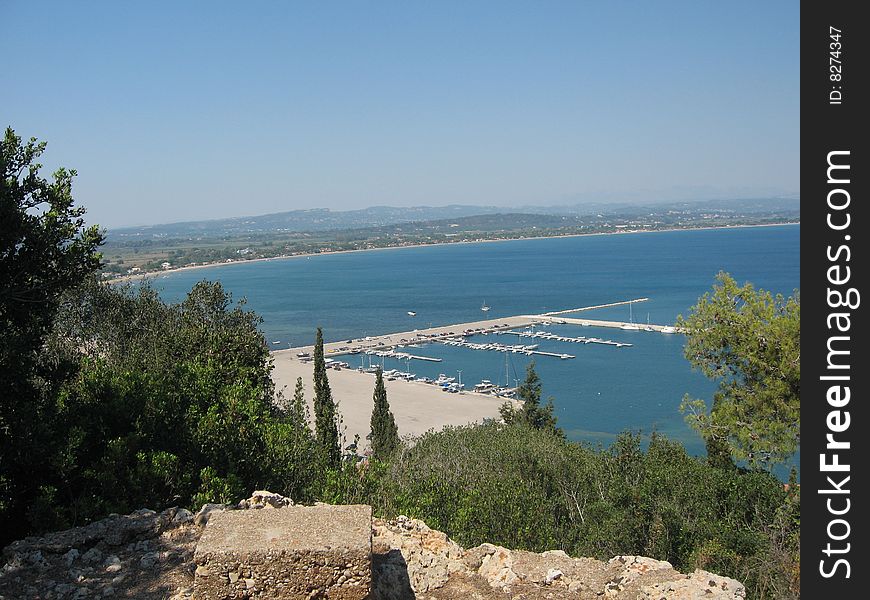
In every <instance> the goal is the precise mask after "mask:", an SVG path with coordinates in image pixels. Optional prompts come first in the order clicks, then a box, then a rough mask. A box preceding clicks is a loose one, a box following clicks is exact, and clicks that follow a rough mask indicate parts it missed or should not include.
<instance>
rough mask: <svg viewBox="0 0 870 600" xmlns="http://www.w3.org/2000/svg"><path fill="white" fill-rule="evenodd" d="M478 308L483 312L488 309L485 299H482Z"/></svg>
mask: <svg viewBox="0 0 870 600" xmlns="http://www.w3.org/2000/svg"><path fill="white" fill-rule="evenodd" d="M480 310H482V311H483V312H487V311H488V310H489V307H488V306H487V305H486V300H484V301H483V304H482V305H481V307H480Z"/></svg>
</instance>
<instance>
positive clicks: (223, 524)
mask: <svg viewBox="0 0 870 600" xmlns="http://www.w3.org/2000/svg"><path fill="white" fill-rule="evenodd" d="M371 522H372V509H371V507H370V506H366V505H350V506H330V505H319V506H288V507H285V508H278V509H271V508H264V509H259V510H234V511H227V512H224V513H219V514H214V515H213V516H212V517H211V518H210V519H209V521H208V525H207V526H206V528H205V531H204V532H203V535H202V538H200V541H199V544H198V545H197V547H196V552H195V553H194V562H195V563H196V565H197V566H196V576H195V583H194V596H193V597H194V598H196V600H225V599H227V598H260V599H264V600H265V599H267V598H268V599H273V598H274V599H278V600H296V599H306V600H307V599H310V598H329V599H330V600H362V599H363V598H366V597H367V596H368V594H369V590H370V588H371V544H372V542H371V540H372V526H371Z"/></svg>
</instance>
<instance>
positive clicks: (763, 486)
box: [369, 423, 798, 597]
mask: <svg viewBox="0 0 870 600" xmlns="http://www.w3.org/2000/svg"><path fill="white" fill-rule="evenodd" d="M369 487H372V486H371V484H370V485H369ZM792 489H795V488H792ZM370 501H371V502H372V503H373V504H374V505H375V507H376V510H377V511H378V512H380V513H382V514H385V515H396V514H400V513H402V514H408V515H411V516H414V517H418V518H422V519H424V520H425V521H426V522H427V523H428V524H429V525H430V526H431V527H433V528H437V529H440V530H442V531H445V532H446V533H448V535H450V536H451V537H453V538H454V539H456V540H457V541H458V542H460V543H461V544H463V545H465V546H473V545H477V544H480V543H483V542H490V543H494V544H500V545H504V546H507V547H511V548H521V549H528V550H533V551H543V550H548V549H557V548H558V549H562V550H565V551H566V552H568V553H569V554H572V555H575V556H597V557H599V558H608V557H611V556H613V555H616V554H642V555H647V556H652V557H654V558H658V559H661V560H668V561H669V562H671V563H672V564H673V565H674V566H675V567H677V568H678V569H684V570H692V569H694V568H707V569H710V570H713V571H716V572H719V573H723V574H726V575H731V576H733V577H736V578H738V579H740V580H741V581H744V582H745V583H746V584H747V586H748V588H749V589H750V591H751V592H753V595H754V596H755V597H787V596H788V590H789V586H790V585H791V584H793V583H794V581H793V578H792V577H791V576H790V574H789V569H793V568H795V564H796V563H795V561H796V557H797V551H796V548H795V541H796V539H798V537H797V536H798V531H797V520H796V519H797V504H796V503H794V501H793V499H792V500H791V501H789V499H788V497H787V493H786V491H785V489H784V487H783V485H782V483H781V482H779V481H778V480H777V479H776V478H775V477H773V476H772V475H770V474H769V473H767V472H764V471H744V470H738V469H728V470H723V469H717V468H714V467H712V466H710V465H708V464H706V463H705V462H704V461H703V460H700V459H698V458H695V457H691V456H689V455H688V454H686V451H685V450H684V449H683V447H682V446H681V445H680V444H678V443H675V442H671V441H669V440H666V439H665V438H663V437H661V436H658V435H654V436H653V437H652V438H651V439H650V441H649V446H648V448H647V450H646V451H643V450H642V448H641V440H640V437H639V436H634V435H629V434H624V435H622V436H620V438H619V439H618V440H617V442H616V443H615V444H613V445H612V446H611V447H610V448H609V449H606V450H594V449H591V448H589V447H586V446H583V445H580V444H576V443H572V442H568V441H565V440H564V439H562V438H561V437H559V436H555V435H552V434H550V433H547V432H545V431H540V430H535V429H532V428H529V427H526V426H507V425H503V424H497V423H489V424H485V425H480V426H475V427H461V428H452V429H448V430H446V431H443V432H440V433H429V434H426V435H424V436H423V437H422V439H420V440H419V441H418V442H417V443H416V444H415V445H414V446H413V447H412V448H410V449H406V450H405V451H404V452H402V453H401V454H400V455H399V456H398V457H397V458H396V459H395V461H394V462H393V464H391V465H390V467H389V469H387V470H385V471H383V474H382V475H381V476H380V480H379V485H378V486H377V493H376V494H374V495H373V496H371V497H370ZM774 530H775V531H774Z"/></svg>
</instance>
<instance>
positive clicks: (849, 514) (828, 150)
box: [801, 1, 870, 598]
mask: <svg viewBox="0 0 870 600" xmlns="http://www.w3.org/2000/svg"><path fill="white" fill-rule="evenodd" d="M859 7H861V8H864V9H865V10H866V5H864V6H862V4H861V3H858V2H830V1H828V2H824V1H814V2H804V3H802V5H801V287H802V293H801V297H802V304H803V317H802V323H801V330H802V337H801V374H802V381H801V389H802V393H801V588H802V593H803V595H804V597H806V598H821V597H823V596H822V594H824V595H825V596H824V597H830V598H864V597H866V594H867V590H866V584H865V580H866V577H867V573H866V572H864V569H866V568H867V567H866V564H867V563H866V558H867V547H868V545H870V537H868V536H870V532H868V530H867V527H866V514H867V511H868V510H870V498H868V492H867V490H868V489H870V470H868V468H867V463H868V461H870V443H868V440H870V411H868V410H867V403H868V400H870V398H868V385H867V382H868V380H870V359H868V356H870V352H867V348H868V347H870V338H868V334H867V327H866V323H867V319H866V317H865V313H866V311H867V307H865V306H864V303H866V302H870V296H867V295H866V294H864V292H866V291H867V290H866V286H865V281H866V271H867V269H868V256H867V254H868V253H867V252H866V251H862V250H860V248H864V247H866V244H867V242H868V239H867V238H870V217H868V211H867V209H866V204H867V202H868V198H867V178H868V176H870V169H868V161H870V157H868V152H867V145H868V139H867V138H868V132H867V126H866V123H867V121H868V114H867V113H868V112H870V99H868V96H867V93H866V80H867V78H868V77H870V65H868V60H867V59H868V43H867V42H868V39H870V22H868V21H867V19H866V18H864V19H862V18H859V15H858V13H859V11H858V9H859Z"/></svg>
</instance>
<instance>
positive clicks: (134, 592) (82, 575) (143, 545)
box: [0, 494, 746, 600]
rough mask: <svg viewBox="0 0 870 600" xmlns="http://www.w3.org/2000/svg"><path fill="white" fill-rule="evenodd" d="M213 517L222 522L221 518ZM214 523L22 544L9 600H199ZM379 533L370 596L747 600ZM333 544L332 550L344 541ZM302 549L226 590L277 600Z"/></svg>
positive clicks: (335, 578) (139, 518) (681, 582)
mask: <svg viewBox="0 0 870 600" xmlns="http://www.w3.org/2000/svg"><path fill="white" fill-rule="evenodd" d="M252 498H256V494H255V495H254V496H252ZM257 503H259V504H263V505H264V507H265V505H266V504H267V503H265V502H260V501H258V502H257ZM269 506H272V505H271V504H270V505H269ZM302 508H305V507H287V508H281V509H280V510H249V511H236V510H228V507H227V506H226V505H211V507H208V510H206V511H205V513H204V514H205V515H206V518H208V516H207V515H216V514H225V515H231V514H236V515H238V514H245V513H249V514H251V515H255V516H257V515H259V516H260V517H263V518H266V519H272V518H274V517H278V516H280V515H282V514H284V513H285V511H288V512H287V514H292V513H294V511H298V510H300V509H302ZM309 508H310V507H309ZM314 508H316V509H318V510H322V511H327V512H328V511H330V510H335V509H336V508H338V509H340V508H341V507H331V506H329V505H325V504H318V505H317V506H316V507H314ZM224 511H226V512H224ZM185 513H187V514H185ZM215 518H216V519H217V520H218V521H219V520H220V519H221V518H222V517H215ZM297 521H298V522H297V523H296V525H298V526H300V527H302V526H304V527H303V529H312V530H316V531H321V530H322V531H326V532H327V533H326V534H325V535H327V536H330V535H335V536H337V537H340V536H339V535H338V529H336V528H335V526H334V525H333V524H332V523H330V522H328V520H311V519H307V520H304V521H299V520H297ZM210 528H211V525H209V526H208V527H206V528H205V529H204V528H203V527H200V526H197V525H195V524H194V522H193V519H192V515H191V513H190V512H189V511H186V510H184V509H177V508H171V509H167V510H165V511H163V512H161V513H155V512H154V511H149V510H140V511H136V512H134V513H132V514H130V515H126V516H120V515H113V516H111V517H109V518H107V519H103V520H101V521H97V522H95V523H92V524H91V525H88V526H86V527H78V528H75V529H70V530H67V531H62V532H57V533H52V534H48V535H46V536H43V537H31V538H27V539H25V540H20V541H17V542H13V543H12V544H10V545H9V546H7V547H6V548H5V549H4V550H3V559H4V561H5V564H4V565H3V566H2V568H0V599H2V598H6V599H11V598H15V599H19V598H20V599H34V600H35V599H36V598H39V599H40V600H48V599H51V600H70V599H72V598H79V599H80V600H93V599H98V598H99V599H102V598H137V599H141V600H165V599H166V598H171V599H172V600H190V599H191V597H192V595H193V585H194V578H195V575H194V572H195V571H197V570H198V571H199V573H200V575H203V574H206V573H207V574H208V575H209V576H212V574H213V570H212V569H213V567H215V566H216V564H217V563H214V564H212V565H209V566H205V565H199V566H197V564H196V563H195V562H194V548H195V547H196V545H197V542H198V541H199V540H200V538H201V536H202V535H203V533H204V532H205V531H208V530H209V529H210ZM330 532H331V533H330ZM369 533H371V534H372V535H373V537H372V538H371V544H372V546H371V547H372V556H371V599H372V600H413V599H416V600H465V599H466V598H475V599H477V600H496V599H498V600H508V599H509V598H517V599H518V598H524V599H525V600H562V599H565V600H571V599H573V600H637V599H642V600H661V599H662V598H664V599H666V600H686V599H695V598H697V599H705V600H706V599H709V600H742V599H743V598H745V594H746V592H745V590H744V588H743V586H742V585H741V584H740V583H739V582H738V581H735V580H733V579H729V578H727V577H720V576H718V575H712V574H710V573H707V572H705V571H695V572H694V573H692V574H691V575H684V574H681V573H678V572H677V571H675V570H674V569H673V568H671V565H670V564H669V563H667V562H664V561H657V560H653V559H649V558H644V557H636V556H619V557H615V558H614V559H612V560H610V561H608V562H602V561H599V560H595V559H592V558H572V557H570V556H568V555H567V554H566V553H565V552H563V551H561V550H550V551H547V552H542V553H533V552H525V551H520V550H508V549H506V548H502V547H499V546H494V545H491V544H483V545H481V546H477V547H475V548H471V549H469V550H464V549H463V548H462V547H460V546H459V545H458V544H456V543H455V542H454V541H452V540H451V539H450V538H449V537H448V536H447V535H445V534H444V533H441V532H439V531H435V530H432V529H430V528H429V527H428V526H426V524H425V523H423V522H422V521H419V520H416V519H411V518H408V517H405V516H402V517H399V518H397V519H395V520H392V521H386V520H381V519H375V520H373V521H372V526H371V529H366V533H365V535H366V536H368V535H369ZM272 537H275V536H266V537H265V538H261V543H260V545H259V546H258V548H259V550H261V551H262V550H263V549H264V548H266V547H267V546H268V544H269V543H271V542H270V540H271V538H272ZM293 544H294V547H295V542H294V543H293ZM288 545H290V544H289V541H288ZM326 546H330V548H329V552H330V553H331V552H332V550H333V548H338V547H339V546H340V544H338V543H337V542H336V543H335V544H324V548H325V547H326ZM285 550H286V549H285ZM92 551H93V552H92ZM89 552H90V555H88V553H89ZM292 554H293V553H292V552H289V553H288V552H285V551H281V552H276V553H273V554H266V553H263V554H262V556H263V564H262V565H260V564H258V565H251V566H250V567H249V568H248V569H247V570H246V568H245V565H244V564H243V563H242V561H241V560H239V561H238V562H237V563H235V562H234V563H233V564H232V565H230V564H227V568H226V570H225V573H224V572H223V571H220V570H217V573H218V575H220V576H225V581H226V584H227V585H228V586H229V585H232V586H234V587H233V593H234V594H235V596H233V597H236V598H258V599H259V600H267V599H268V598H270V596H267V595H266V594H265V593H262V592H264V591H265V590H264V589H263V588H262V587H261V585H260V583H261V582H260V578H258V576H257V575H256V574H255V572H254V571H255V569H262V568H265V567H264V565H265V563H266V561H267V559H268V560H272V559H275V560H278V561H279V562H280V561H284V560H286V559H287V558H288V557H289V556H291V555H292ZM85 555H88V560H87V561H85V560H84V557H85ZM97 558H99V560H95V559H97ZM333 562H335V564H333ZM310 574H311V576H316V577H321V578H322V579H321V580H322V581H329V578H330V577H331V582H330V585H332V584H335V585H338V586H346V585H347V584H348V582H353V581H354V578H355V577H357V575H356V573H355V570H354V568H353V565H351V566H350V567H349V566H348V564H340V562H339V561H330V562H329V564H327V563H326V560H325V559H324V560H322V561H320V564H316V565H313V566H312V569H311V571H310ZM306 575H308V572H306ZM274 581H278V580H277V579H275V580H274ZM311 592H314V593H315V594H316V593H317V590H316V589H314V588H312V589H311V590H307V589H306V594H310V593H311ZM271 597H278V598H282V597H292V596H271ZM301 597H306V598H307V595H306V596H301ZM330 597H331V598H332V597H335V596H332V595H330Z"/></svg>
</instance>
